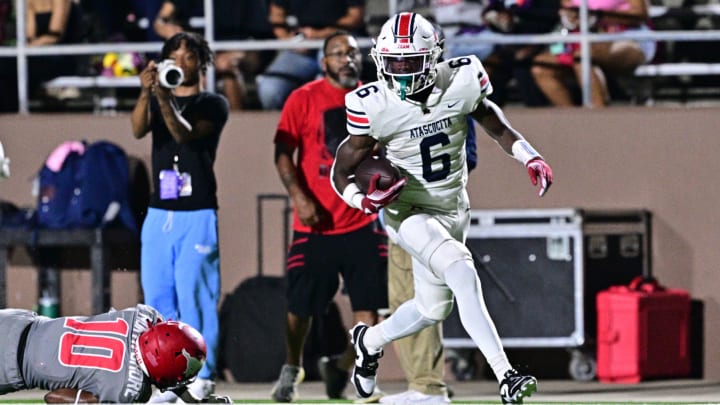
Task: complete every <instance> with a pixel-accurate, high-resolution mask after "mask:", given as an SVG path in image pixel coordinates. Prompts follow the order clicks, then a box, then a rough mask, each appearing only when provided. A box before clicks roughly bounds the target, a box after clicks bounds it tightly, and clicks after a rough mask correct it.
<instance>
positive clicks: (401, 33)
mask: <svg viewBox="0 0 720 405" xmlns="http://www.w3.org/2000/svg"><path fill="white" fill-rule="evenodd" d="M394 28H395V30H394V31H393V36H394V37H395V42H396V43H397V42H399V43H402V44H408V43H412V42H413V35H414V34H415V30H416V29H417V27H415V13H400V14H398V15H397V16H396V17H395V27H394Z"/></svg>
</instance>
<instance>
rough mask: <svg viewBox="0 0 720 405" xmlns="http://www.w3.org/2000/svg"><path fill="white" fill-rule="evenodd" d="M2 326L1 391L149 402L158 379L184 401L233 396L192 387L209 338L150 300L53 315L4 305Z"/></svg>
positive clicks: (53, 398) (71, 399)
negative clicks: (169, 317) (168, 317)
mask: <svg viewBox="0 0 720 405" xmlns="http://www.w3.org/2000/svg"><path fill="white" fill-rule="evenodd" d="M0 330H2V331H3V332H4V333H3V334H2V335H0V358H2V360H3V361H2V362H1V363H0V395H2V394H7V393H10V392H15V391H20V390H26V389H33V388H40V389H45V390H49V391H50V392H49V393H47V394H46V395H45V402H48V403H97V402H106V403H107V402H110V403H130V402H147V400H148V399H149V398H150V394H151V393H152V386H153V385H154V386H156V387H158V388H159V389H161V390H164V391H167V390H170V391H173V392H175V393H176V394H177V395H178V396H179V397H180V398H181V399H182V400H183V401H184V402H186V403H199V402H205V403H208V402H212V403H231V400H230V399H229V398H227V397H222V396H215V395H210V396H209V397H207V398H196V397H195V396H194V395H193V394H192V393H191V392H190V391H189V390H188V389H187V384H189V383H190V382H192V381H193V380H194V379H195V378H196V377H197V374H198V372H199V371H200V369H201V368H202V366H203V364H204V362H205V357H206V353H207V349H206V346H205V340H204V339H203V337H202V336H201V335H200V333H199V332H198V331H196V330H195V329H193V328H192V327H191V326H189V325H187V324H184V323H182V322H176V321H164V320H163V319H162V317H161V316H160V314H159V313H158V312H157V311H156V310H155V309H153V308H151V307H149V306H146V305H137V306H135V307H132V308H126V309H123V310H120V311H116V310H112V311H110V312H106V313H103V314H99V315H93V316H74V317H61V318H55V319H52V318H48V317H44V316H40V315H38V314H36V313H34V312H32V311H27V310H22V309H3V310H0Z"/></svg>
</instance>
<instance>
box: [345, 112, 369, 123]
mask: <svg viewBox="0 0 720 405" xmlns="http://www.w3.org/2000/svg"><path fill="white" fill-rule="evenodd" d="M345 111H346V112H347V120H348V122H352V123H355V124H360V125H362V124H368V123H369V122H370V121H369V120H368V117H367V115H366V114H365V113H364V112H360V111H353V110H350V109H346V110H345Z"/></svg>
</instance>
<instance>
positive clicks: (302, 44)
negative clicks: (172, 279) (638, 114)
mask: <svg viewBox="0 0 720 405" xmlns="http://www.w3.org/2000/svg"><path fill="white" fill-rule="evenodd" d="M393 3H394V2H393V0H390V1H389V5H390V7H389V9H390V10H393ZM204 5H205V10H204V12H205V15H206V16H211V15H213V4H212V0H204ZM16 7H17V8H16V10H17V12H16V15H17V45H16V46H6V47H0V57H15V56H16V57H17V70H18V101H19V110H20V112H21V113H28V111H29V108H28V94H27V81H28V77H27V58H28V57H31V56H40V55H93V54H104V53H106V52H108V51H109V50H112V51H115V52H159V51H160V49H161V48H162V43H161V42H143V43H98V44H74V45H52V46H44V47H28V46H27V41H26V37H25V13H26V9H25V1H24V0H17V1H16ZM660 11H662V10H660ZM660 11H658V10H657V9H656V11H655V13H656V14H657V13H659V12H660ZM708 12H710V13H720V10H718V9H715V8H711V9H708ZM587 16H588V9H587V3H586V1H583V2H582V4H581V7H580V32H579V33H577V34H567V35H563V34H560V33H550V34H538V35H506V36H499V35H497V36H493V37H492V41H493V43H497V44H553V43H566V42H577V43H580V51H581V71H582V78H583V85H582V96H583V97H582V100H583V105H584V106H590V91H591V89H590V85H589V83H590V80H589V79H590V43H592V42H606V41H616V40H620V39H635V40H654V41H717V40H720V30H712V31H641V32H622V33H616V34H597V33H591V32H589V31H588V26H587ZM204 30H205V33H204V35H205V38H206V40H207V41H208V43H209V44H210V47H211V49H213V50H214V51H226V50H245V51H251V50H268V49H273V50H284V49H319V48H321V47H322V43H323V41H322V40H302V41H287V40H247V41H216V40H215V39H214V25H213V20H212V18H207V19H205V24H204ZM472 41H476V39H472V38H452V37H450V38H447V42H449V43H451V42H457V43H463V42H472ZM358 42H359V45H360V47H362V48H369V47H370V46H371V45H372V40H371V39H370V38H359V39H358ZM207 87H208V89H209V90H210V91H212V89H214V88H215V74H214V70H213V69H208V75H207Z"/></svg>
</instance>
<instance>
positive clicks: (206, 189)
mask: <svg viewBox="0 0 720 405" xmlns="http://www.w3.org/2000/svg"><path fill="white" fill-rule="evenodd" d="M175 102H176V106H177V109H178V111H181V114H182V116H183V117H184V118H185V119H186V120H187V121H188V122H189V123H190V125H193V123H195V122H197V120H198V118H197V117H203V118H204V119H207V120H210V121H212V122H214V123H215V125H216V131H215V133H213V134H210V135H208V136H206V137H203V138H200V139H196V140H192V141H189V142H184V143H182V144H179V143H177V142H175V140H174V139H173V137H172V135H170V131H168V129H167V126H166V125H165V121H164V120H163V118H162V113H161V112H160V105H159V104H158V102H157V99H156V98H154V97H153V98H152V100H151V102H150V110H151V112H152V122H151V123H150V129H151V130H152V176H153V190H154V191H153V194H152V196H151V198H150V206H151V207H154V208H161V209H165V210H174V211H189V210H199V209H205V208H213V209H217V208H218V205H217V182H216V180H215V172H214V171H213V165H214V163H215V156H216V152H217V147H218V143H219V141H220V133H221V132H222V129H223V127H224V126H225V123H226V122H227V119H228V102H227V100H226V99H225V97H223V96H220V95H217V94H211V93H205V92H201V93H199V94H197V95H194V96H188V97H175ZM176 155H177V156H178V171H179V172H180V173H188V174H190V176H191V184H192V194H191V195H190V196H181V197H179V198H177V199H173V200H161V199H160V194H159V192H158V190H159V189H160V171H161V170H172V169H173V162H174V159H175V156H176Z"/></svg>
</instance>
